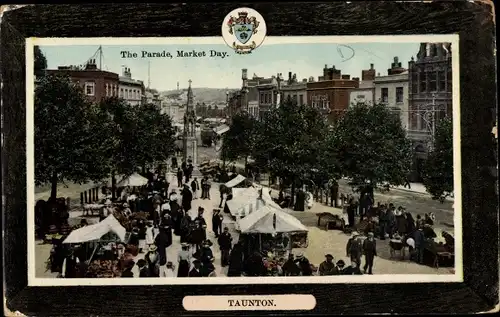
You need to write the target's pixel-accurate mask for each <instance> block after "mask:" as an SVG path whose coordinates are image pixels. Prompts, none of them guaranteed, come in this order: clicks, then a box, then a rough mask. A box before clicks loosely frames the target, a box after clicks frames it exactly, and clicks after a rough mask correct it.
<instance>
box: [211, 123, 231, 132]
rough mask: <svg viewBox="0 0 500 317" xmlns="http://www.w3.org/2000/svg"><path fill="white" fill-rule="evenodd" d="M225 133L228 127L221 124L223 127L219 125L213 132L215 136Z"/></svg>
mask: <svg viewBox="0 0 500 317" xmlns="http://www.w3.org/2000/svg"><path fill="white" fill-rule="evenodd" d="M227 131H229V126H227V125H225V124H223V125H220V126H218V127H217V128H215V129H214V132H215V133H216V134H217V135H221V134H224V133H226V132H227Z"/></svg>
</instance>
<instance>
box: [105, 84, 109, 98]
mask: <svg viewBox="0 0 500 317" xmlns="http://www.w3.org/2000/svg"><path fill="white" fill-rule="evenodd" d="M105 86H106V97H108V96H109V85H108V84H106V85H105Z"/></svg>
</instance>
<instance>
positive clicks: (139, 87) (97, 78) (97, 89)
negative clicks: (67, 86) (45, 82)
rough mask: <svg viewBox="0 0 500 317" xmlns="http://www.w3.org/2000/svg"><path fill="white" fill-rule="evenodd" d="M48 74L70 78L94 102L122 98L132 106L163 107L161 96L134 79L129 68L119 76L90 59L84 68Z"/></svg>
mask: <svg viewBox="0 0 500 317" xmlns="http://www.w3.org/2000/svg"><path fill="white" fill-rule="evenodd" d="M47 74H51V75H63V76H68V77H69V78H70V79H71V81H73V82H74V83H76V84H77V85H79V86H80V87H81V88H82V90H83V93H84V94H85V95H86V96H87V97H88V98H89V99H90V100H91V101H93V102H100V101H101V100H102V99H103V98H107V97H120V98H122V99H124V100H125V101H127V102H128V103H129V104H131V105H140V104H142V103H154V104H157V105H158V106H161V99H160V95H159V94H158V93H156V92H153V91H150V90H149V89H147V88H146V87H145V86H144V82H143V81H142V80H137V79H134V78H132V73H131V71H130V68H127V67H124V68H123V71H122V74H121V75H119V74H117V73H113V72H109V71H105V70H102V69H100V68H98V67H97V64H96V61H95V59H90V60H89V61H88V62H87V63H86V64H85V65H83V66H73V65H71V66H59V67H58V68H57V69H48V70H47Z"/></svg>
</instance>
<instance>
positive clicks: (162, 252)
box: [148, 227, 172, 274]
mask: <svg viewBox="0 0 500 317" xmlns="http://www.w3.org/2000/svg"><path fill="white" fill-rule="evenodd" d="M171 244H172V237H169V236H168V233H167V228H166V227H160V233H158V235H157V236H156V239H155V245H154V247H155V248H154V250H155V251H156V250H158V267H161V268H162V271H163V269H164V267H163V266H164V265H165V264H167V247H169V246H170V245H171ZM148 265H149V264H148ZM158 274H160V272H159V270H158Z"/></svg>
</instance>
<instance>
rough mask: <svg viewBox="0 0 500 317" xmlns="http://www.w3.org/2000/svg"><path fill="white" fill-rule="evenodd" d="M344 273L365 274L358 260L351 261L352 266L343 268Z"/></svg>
mask: <svg viewBox="0 0 500 317" xmlns="http://www.w3.org/2000/svg"><path fill="white" fill-rule="evenodd" d="M342 273H343V275H363V273H362V272H361V270H360V269H359V264H358V263H357V262H354V261H353V262H351V266H348V267H346V268H345V269H344V270H342Z"/></svg>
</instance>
